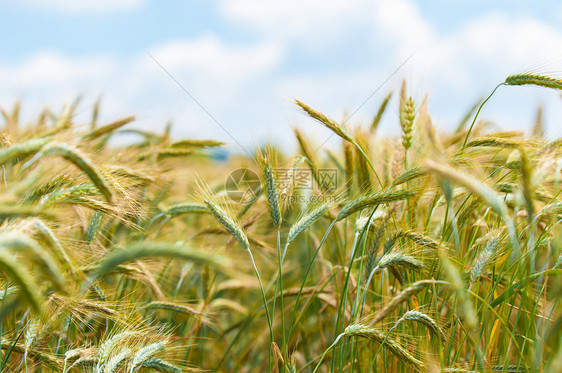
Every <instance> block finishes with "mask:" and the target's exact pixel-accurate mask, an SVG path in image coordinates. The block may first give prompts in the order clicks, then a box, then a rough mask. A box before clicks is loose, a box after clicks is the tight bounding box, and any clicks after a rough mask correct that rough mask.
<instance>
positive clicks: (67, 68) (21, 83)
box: [0, 51, 116, 90]
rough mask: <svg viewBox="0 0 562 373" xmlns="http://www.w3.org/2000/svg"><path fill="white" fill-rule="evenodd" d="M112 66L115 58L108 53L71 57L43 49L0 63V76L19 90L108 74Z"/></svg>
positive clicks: (88, 79)
mask: <svg viewBox="0 0 562 373" xmlns="http://www.w3.org/2000/svg"><path fill="white" fill-rule="evenodd" d="M115 69H116V61H115V60H113V59H112V58H109V57H103V56H95V57H87V58H72V57H67V56H64V55H62V54H60V53H56V52H53V51H44V52H39V53H36V54H34V55H32V56H30V57H28V58H27V59H25V60H24V61H23V62H21V63H18V64H16V65H13V66H6V65H0V80H1V81H2V82H4V83H3V84H5V85H6V84H8V85H10V86H12V88H15V89H18V90H19V89H25V88H26V87H32V86H38V85H47V84H50V85H58V84H66V83H70V82H73V81H81V80H87V81H95V80H97V79H99V78H104V77H106V76H108V75H109V74H111V73H112V72H113V71H114V70H115Z"/></svg>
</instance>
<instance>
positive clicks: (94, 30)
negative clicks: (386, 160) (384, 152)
mask: <svg viewBox="0 0 562 373" xmlns="http://www.w3.org/2000/svg"><path fill="white" fill-rule="evenodd" d="M0 3H1V4H2V10H3V11H2V12H0V33H1V35H3V36H2V42H1V43H0V81H1V82H2V85H1V87H2V88H1V89H0V105H2V106H9V105H11V104H12V103H13V102H14V101H15V100H16V99H21V100H22V101H23V105H24V114H25V116H27V118H28V119H29V120H31V118H32V117H33V116H34V115H35V114H37V113H38V112H39V110H40V109H41V107H42V106H45V105H47V106H50V107H54V108H62V106H63V104H64V103H67V102H70V101H71V100H72V99H73V98H74V97H76V96H77V95H78V94H82V95H83V96H84V101H83V103H82V104H81V106H80V112H81V113H82V115H83V117H80V116H79V117H78V118H79V120H83V121H84V122H85V121H87V118H88V117H87V115H88V111H89V110H90V109H91V107H92V104H93V102H94V101H95V99H96V98H97V97H99V96H100V95H101V96H102V97H103V101H102V114H103V115H102V118H103V119H104V120H107V121H109V120H112V119H116V118H117V117H120V116H125V115H130V114H136V115H137V117H138V121H137V122H136V123H135V126H137V127H140V128H145V129H152V130H160V129H161V128H163V126H164V124H165V123H166V122H167V121H168V120H172V121H173V123H174V128H173V133H174V134H175V135H176V136H177V137H182V138H183V137H195V138H219V139H223V140H225V141H228V142H229V143H230V144H231V145H230V146H229V148H230V149H231V150H233V151H235V150H237V149H239V148H238V146H237V145H236V142H235V141H234V140H233V139H232V137H233V138H234V139H235V140H236V141H237V142H239V143H241V144H242V145H243V146H245V147H251V146H252V145H253V144H254V143H259V142H263V141H266V140H268V139H269V140H272V141H275V142H278V143H280V144H282V145H284V146H292V145H293V144H294V142H293V139H292V132H291V128H292V127H293V126H299V127H301V128H303V129H304V130H305V131H306V132H308V133H309V134H310V135H311V136H313V138H314V140H315V141H316V142H317V143H318V144H320V143H322V142H323V141H324V139H325V138H327V137H328V136H329V132H327V130H325V129H323V128H321V127H320V126H319V125H318V124H316V123H314V122H312V121H311V120H310V119H308V118H306V117H304V116H303V115H302V113H301V112H300V111H299V110H297V108H296V107H295V105H294V104H293V102H292V100H293V99H295V98H298V99H300V100H303V101H304V102H306V103H308V104H309V105H311V106H313V107H315V108H317V109H319V110H321V111H324V112H326V113H328V114H329V115H331V116H333V117H334V118H336V119H341V118H342V117H343V113H344V112H347V113H351V112H354V111H356V109H357V108H359V106H360V105H361V104H362V103H363V102H364V101H365V100H366V99H367V98H368V97H369V96H371V95H372V97H371V98H370V99H369V100H368V101H367V102H365V104H364V105H363V106H362V107H361V108H360V109H359V110H358V111H357V112H356V113H355V114H354V115H353V118H352V119H351V120H350V122H349V123H351V125H360V124H361V123H368V121H369V120H370V118H371V117H372V115H373V114H374V112H375V111H376V108H377V105H378V104H379V102H380V100H381V99H382V98H383V97H384V96H385V95H386V94H387V93H388V92H389V91H391V90H396V89H397V88H398V87H399V85H400V82H401V80H402V79H403V78H406V79H407V81H408V86H409V91H410V93H411V94H412V96H413V97H414V98H415V99H416V101H417V102H421V101H422V100H423V98H424V97H425V95H426V94H428V95H429V101H428V102H429V111H430V114H431V115H432V117H433V121H434V123H435V124H437V125H438V126H439V127H440V128H442V129H444V130H447V129H452V128H454V127H455V125H456V124H457V123H458V121H459V119H460V118H461V117H462V116H463V115H464V113H465V111H466V110H467V108H469V107H470V106H472V104H473V103H474V101H475V100H476V99H478V98H479V97H481V96H483V95H485V94H487V93H488V92H490V91H491V89H493V87H494V86H495V85H496V84H497V83H498V82H500V81H502V80H503V79H504V78H505V76H507V75H509V74H511V73H515V72H521V71H530V70H532V71H539V72H545V73H552V74H555V75H557V76H560V75H561V74H560V71H561V69H562V64H561V62H562V27H560V25H561V24H562V4H559V3H558V2H556V1H542V2H540V4H541V5H540V6H539V5H537V4H538V2H532V1H523V0H519V1H517V0H515V1H514V0H512V1H494V2H490V1H480V0H477V1H475V0H472V1H460V0H453V1H436V0H428V1H419V2H414V1H409V0H391V1H386V0H385V1H367V0H348V1H335V0H323V1H320V0H309V1H302V0H301V1H297V0H283V1H280V0H271V1H263V0H220V1H159V2H157V1H151V0H121V1H116V0H112V1H111V0H97V1H95V0H84V1H73V0H52V1H46V0H45V1H40V0H20V1H15V0H0ZM149 53H150V55H152V56H153V57H154V58H155V59H156V60H157V61H158V62H159V63H160V64H161V65H162V66H163V67H164V68H165V69H166V70H167V71H168V72H169V73H170V74H171V75H173V76H174V78H176V79H177V80H178V81H179V82H180V83H181V84H182V85H183V86H184V87H185V88H186V89H187V90H188V91H189V93H190V94H191V95H193V96H194V97H195V98H196V99H197V100H198V102H199V103H200V104H201V105H202V106H204V107H205V109H206V110H207V111H208V112H209V113H211V114H212V116H213V117H214V118H215V119H216V120H217V121H218V122H219V123H220V125H221V126H222V127H224V128H225V129H226V131H227V132H228V133H229V134H227V133H225V131H224V130H223V129H222V128H221V127H220V126H219V125H218V124H217V123H215V122H214V121H213V119H211V118H209V116H208V115H207V114H206V113H205V112H204V111H203V110H201V108H200V107H199V106H198V105H197V104H196V103H195V102H193V100H191V99H190V98H189V97H188V96H187V95H186V94H185V93H184V92H182V90H181V89H180V88H179V87H178V86H177V85H176V83H175V82H174V81H173V80H172V79H171V78H170V77H169V76H167V75H166V73H165V72H164V71H162V69H161V68H160V67H159V66H158V65H157V64H156V63H155V62H154V61H153V60H152V59H151V57H150V55H149ZM405 61H406V63H405V64H404V65H403V66H402V68H400V69H399V70H398V71H397V72H396V73H395V74H394V75H392V73H393V72H394V71H395V70H396V69H397V68H398V67H399V66H400V65H401V64H403V63H404V62H405ZM388 78H390V79H389V80H388V82H387V83H386V84H384V85H382V87H380V86H381V84H382V83H383V82H384V81H385V80H387V79H388ZM379 87H380V88H379ZM539 104H541V105H544V107H545V113H546V119H547V126H548V128H549V131H548V135H549V136H550V137H553V138H557V137H560V136H561V135H562V130H561V129H560V128H562V126H561V125H560V122H559V119H557V118H560V117H562V100H561V99H560V95H559V94H558V93H557V92H553V91H548V90H546V91H545V90H543V89H536V88H529V87H527V88H518V87H502V89H500V91H499V92H498V94H497V95H496V96H495V97H494V99H493V100H492V101H491V102H490V103H489V104H488V105H487V106H486V108H485V110H484V112H483V117H484V118H487V119H491V120H493V121H494V122H495V123H496V124H497V125H498V126H499V127H500V128H502V129H505V130H512V129H521V130H526V129H528V128H529V127H530V125H531V124H532V122H533V120H534V116H535V112H536V108H537V106H538V105H539ZM396 107H397V103H396V102H395V101H394V102H393V103H392V106H391V109H390V110H389V112H388V113H387V115H386V117H385V120H384V122H383V125H382V128H381V131H382V132H384V133H386V134H390V135H394V134H397V133H398V121H397V116H396V111H397V109H396ZM231 136H232V137H231Z"/></svg>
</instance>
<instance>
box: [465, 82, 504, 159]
mask: <svg viewBox="0 0 562 373" xmlns="http://www.w3.org/2000/svg"><path fill="white" fill-rule="evenodd" d="M504 84H505V83H500V84H498V85H497V86H496V88H494V90H493V91H492V93H490V95H489V96H488V97H486V99H485V100H484V101H482V103H481V104H480V106H479V107H478V110H477V111H476V115H475V116H474V119H473V120H472V123H471V124H470V127H469V128H468V132H467V133H466V137H465V138H464V142H463V143H462V148H461V152H460V154H461V155H462V153H463V151H464V148H466V143H467V142H468V138H469V137H470V133H471V132H472V128H473V127H474V124H475V123H476V119H477V118H478V115H479V114H480V110H482V107H483V106H484V104H485V103H486V102H488V100H489V99H490V98H492V96H493V95H494V93H496V91H497V89H498V88H499V87H501V86H502V85H504Z"/></svg>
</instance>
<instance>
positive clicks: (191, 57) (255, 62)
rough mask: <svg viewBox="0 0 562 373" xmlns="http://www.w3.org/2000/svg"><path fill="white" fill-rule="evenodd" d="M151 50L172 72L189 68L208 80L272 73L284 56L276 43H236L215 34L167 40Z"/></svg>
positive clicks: (233, 79)
mask: <svg viewBox="0 0 562 373" xmlns="http://www.w3.org/2000/svg"><path fill="white" fill-rule="evenodd" d="M150 53H151V54H152V55H153V56H154V57H155V58H156V59H157V60H158V62H159V63H161V64H162V65H163V66H164V67H165V68H166V69H169V70H170V71H176V72H178V73H179V72H181V70H184V71H185V70H187V71H190V72H193V73H196V74H202V75H204V76H205V78H207V79H212V80H220V81H228V82H230V81H240V80H244V79H248V78H252V77H257V76H259V75H260V74H263V73H265V72H268V71H270V70H271V69H272V68H273V67H274V66H275V65H277V64H278V63H279V62H280V59H281V57H282V50H281V48H279V46H278V45H276V44H273V43H263V44H256V45H252V46H236V45H228V44H225V43H223V42H221V41H220V40H219V39H217V38H216V37H214V36H205V37H201V38H199V39H196V40H178V41H172V42H167V43H165V44H162V45H159V46H156V47H155V48H152V49H151V51H150Z"/></svg>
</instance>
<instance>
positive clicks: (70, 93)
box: [0, 37, 282, 144]
mask: <svg viewBox="0 0 562 373" xmlns="http://www.w3.org/2000/svg"><path fill="white" fill-rule="evenodd" d="M148 50H149V51H150V53H151V54H152V55H153V56H154V58H155V59H156V60H157V61H158V63H160V64H161V65H162V66H163V67H164V68H165V69H166V70H167V71H169V72H170V74H172V76H173V77H174V78H175V79H177V80H178V81H179V82H180V83H181V84H182V85H183V86H184V87H185V88H186V89H187V90H188V91H189V92H190V93H191V94H192V95H193V96H194V97H195V98H196V99H197V100H198V101H199V102H200V103H201V104H202V105H203V106H204V107H205V109H207V110H208V111H209V112H211V113H212V115H213V116H214V117H215V118H216V119H217V120H219V121H220V122H221V124H222V125H223V126H224V127H225V128H227V130H228V131H229V132H231V133H236V134H237V136H236V137H237V138H241V140H240V141H245V142H246V144H248V141H249V139H250V138H251V137H250V136H248V134H247V133H246V134H242V131H247V130H248V127H245V128H244V126H247V125H248V123H249V121H250V118H252V115H253V112H252V106H253V105H255V103H256V101H257V102H258V103H259V100H260V99H262V98H263V97H264V95H263V93H262V92H261V89H260V84H261V83H260V82H261V81H260V78H261V77H262V76H263V75H264V74H268V73H269V72H271V70H272V69H273V68H274V67H275V66H276V65H277V64H278V63H279V61H280V59H281V58H282V52H281V50H279V49H278V48H277V47H276V46H275V45H271V44H267V43H265V44H256V45H252V46H244V45H242V46H236V45H232V44H225V43H224V42H222V41H220V40H219V39H217V38H214V37H201V38H198V39H193V40H176V41H172V42H166V43H162V44H158V45H154V46H153V47H152V48H149V49H148ZM0 81H2V82H3V83H2V84H3V90H2V91H3V92H2V93H1V94H0V105H1V106H4V105H6V104H8V105H9V103H10V102H12V100H14V98H17V97H15V96H16V95H17V96H19V98H21V99H22V100H23V103H24V109H25V110H27V109H26V108H29V109H30V110H29V111H28V112H27V114H28V119H31V118H33V117H34V116H35V115H36V114H37V111H38V110H39V109H40V107H42V106H49V107H53V108H57V107H61V105H62V104H63V103H64V102H67V103H68V102H70V101H72V100H73V99H74V98H75V97H76V96H77V95H79V94H81V93H84V94H86V96H85V100H84V103H85V104H84V105H86V106H83V107H82V108H83V109H85V112H87V111H88V110H86V109H87V108H88V106H90V107H91V104H92V103H93V101H94V100H95V99H96V97H97V96H98V95H99V94H100V93H101V94H103V104H102V105H103V107H102V109H103V110H102V114H103V116H104V118H106V119H108V120H110V119H115V117H119V116H123V115H129V114H136V115H137V117H139V118H141V119H142V120H140V121H139V122H137V123H136V125H138V126H139V127H142V128H148V129H151V130H157V131H158V130H159V128H160V127H161V126H162V125H163V123H165V122H166V120H167V119H168V118H173V119H175V120H176V124H177V126H176V129H175V132H176V134H177V135H179V136H191V135H193V136H198V137H211V138H221V139H224V140H226V141H229V142H232V140H231V139H230V137H229V136H228V135H226V134H225V133H224V131H223V130H222V129H221V128H220V126H218V125H216V123H213V119H211V118H209V117H208V116H207V114H206V113H205V112H204V111H203V110H201V108H200V107H198V105H197V104H196V103H194V102H193V100H192V99H190V98H189V97H187V96H186V95H185V94H184V92H182V91H181V89H180V88H179V87H178V86H177V84H176V83H175V82H174V81H173V80H172V79H171V78H170V77H169V76H167V75H166V73H165V72H164V71H162V69H161V68H160V67H159V66H158V65H157V64H156V63H155V62H154V61H153V60H152V59H151V58H150V57H149V56H148V55H147V54H146V53H144V52H140V53H139V54H137V55H135V56H132V57H130V58H117V57H115V56H99V55H98V56H96V55H94V56H88V57H81V58H77V57H71V56H68V55H64V54H61V53H57V52H55V51H43V52H40V53H36V54H34V55H31V56H29V57H28V58H25V59H23V60H22V61H17V62H16V63H11V64H8V63H3V62H2V61H1V60H0ZM244 111H246V112H247V114H246V115H243V114H244ZM24 114H25V113H24ZM222 122H224V123H222ZM155 124H156V126H155ZM258 137H259V135H258ZM242 138H243V139H244V140H242Z"/></svg>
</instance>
